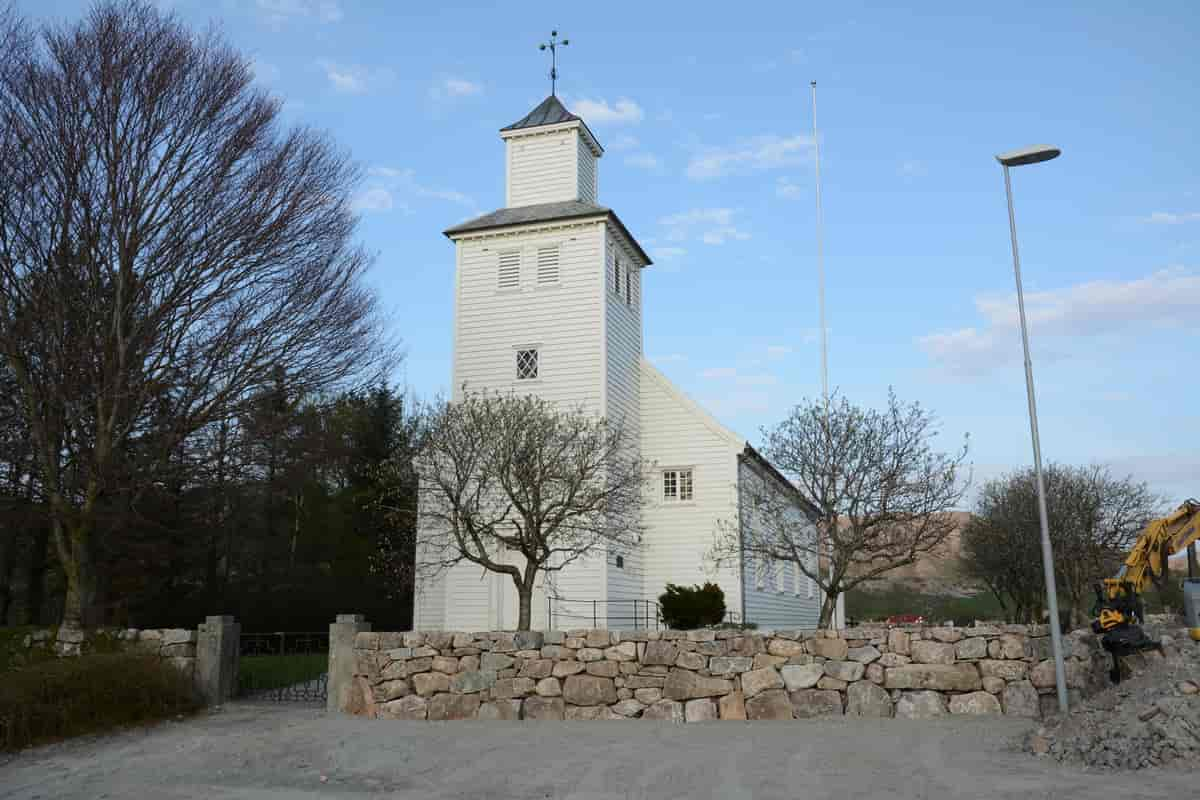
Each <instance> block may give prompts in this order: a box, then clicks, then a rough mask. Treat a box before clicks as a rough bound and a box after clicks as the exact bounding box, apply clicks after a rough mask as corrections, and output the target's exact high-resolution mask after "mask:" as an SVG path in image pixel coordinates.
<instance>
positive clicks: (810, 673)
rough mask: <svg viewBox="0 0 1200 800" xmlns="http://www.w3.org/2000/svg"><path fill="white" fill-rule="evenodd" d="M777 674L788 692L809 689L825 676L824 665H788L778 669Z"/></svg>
mask: <svg viewBox="0 0 1200 800" xmlns="http://www.w3.org/2000/svg"><path fill="white" fill-rule="evenodd" d="M779 674H780V676H781V677H782V678H783V682H784V684H785V685H786V686H787V690H788V691H789V692H797V691H800V690H801V689H811V688H812V687H814V686H816V685H817V681H819V680H821V677H822V676H823V675H824V674H825V665H824V664H804V665H797V666H793V665H788V666H785V667H780V668H779Z"/></svg>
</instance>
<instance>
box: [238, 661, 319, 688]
mask: <svg viewBox="0 0 1200 800" xmlns="http://www.w3.org/2000/svg"><path fill="white" fill-rule="evenodd" d="M328 669H329V655H328V654H327V653H310V654H307V655H285V656H242V657H241V658H240V659H239V664H238V694H242V695H245V694H253V693H255V692H263V691H267V690H269V689H282V688H284V687H286V686H295V685H296V684H298V683H305V682H307V681H311V680H314V679H316V678H319V677H320V676H321V675H322V674H323V673H325V672H326V671H328Z"/></svg>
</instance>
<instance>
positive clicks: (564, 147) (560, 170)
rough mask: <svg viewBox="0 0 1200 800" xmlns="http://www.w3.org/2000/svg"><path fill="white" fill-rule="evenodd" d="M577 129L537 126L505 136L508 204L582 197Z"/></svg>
mask: <svg viewBox="0 0 1200 800" xmlns="http://www.w3.org/2000/svg"><path fill="white" fill-rule="evenodd" d="M578 141H579V131H578V129H577V127H576V128H556V129H553V130H548V131H538V130H537V129H534V130H533V131H532V132H530V133H523V134H521V135H517V136H510V137H508V138H506V139H505V147H506V149H507V151H508V180H507V187H506V191H505V197H506V201H505V205H507V206H509V207H510V208H511V207H515V206H529V205H535V204H537V203H554V202H561V201H564V200H577V199H578V198H579V194H580V192H579V169H578V166H577V164H576V161H577V153H578V149H579V144H578Z"/></svg>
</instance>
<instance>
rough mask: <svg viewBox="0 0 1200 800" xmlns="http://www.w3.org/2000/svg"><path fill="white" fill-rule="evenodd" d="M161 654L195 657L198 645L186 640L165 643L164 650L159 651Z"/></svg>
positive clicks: (163, 655)
mask: <svg viewBox="0 0 1200 800" xmlns="http://www.w3.org/2000/svg"><path fill="white" fill-rule="evenodd" d="M159 655H161V656H162V657H163V658H195V657H196V645H195V644H194V643H186V642H181V643H180V644H167V645H163V647H162V650H160V651H159Z"/></svg>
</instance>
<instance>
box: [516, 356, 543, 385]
mask: <svg viewBox="0 0 1200 800" xmlns="http://www.w3.org/2000/svg"><path fill="white" fill-rule="evenodd" d="M537 376H538V351H537V350H518V351H517V380H519V381H531V380H534V379H535V378H537Z"/></svg>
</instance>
